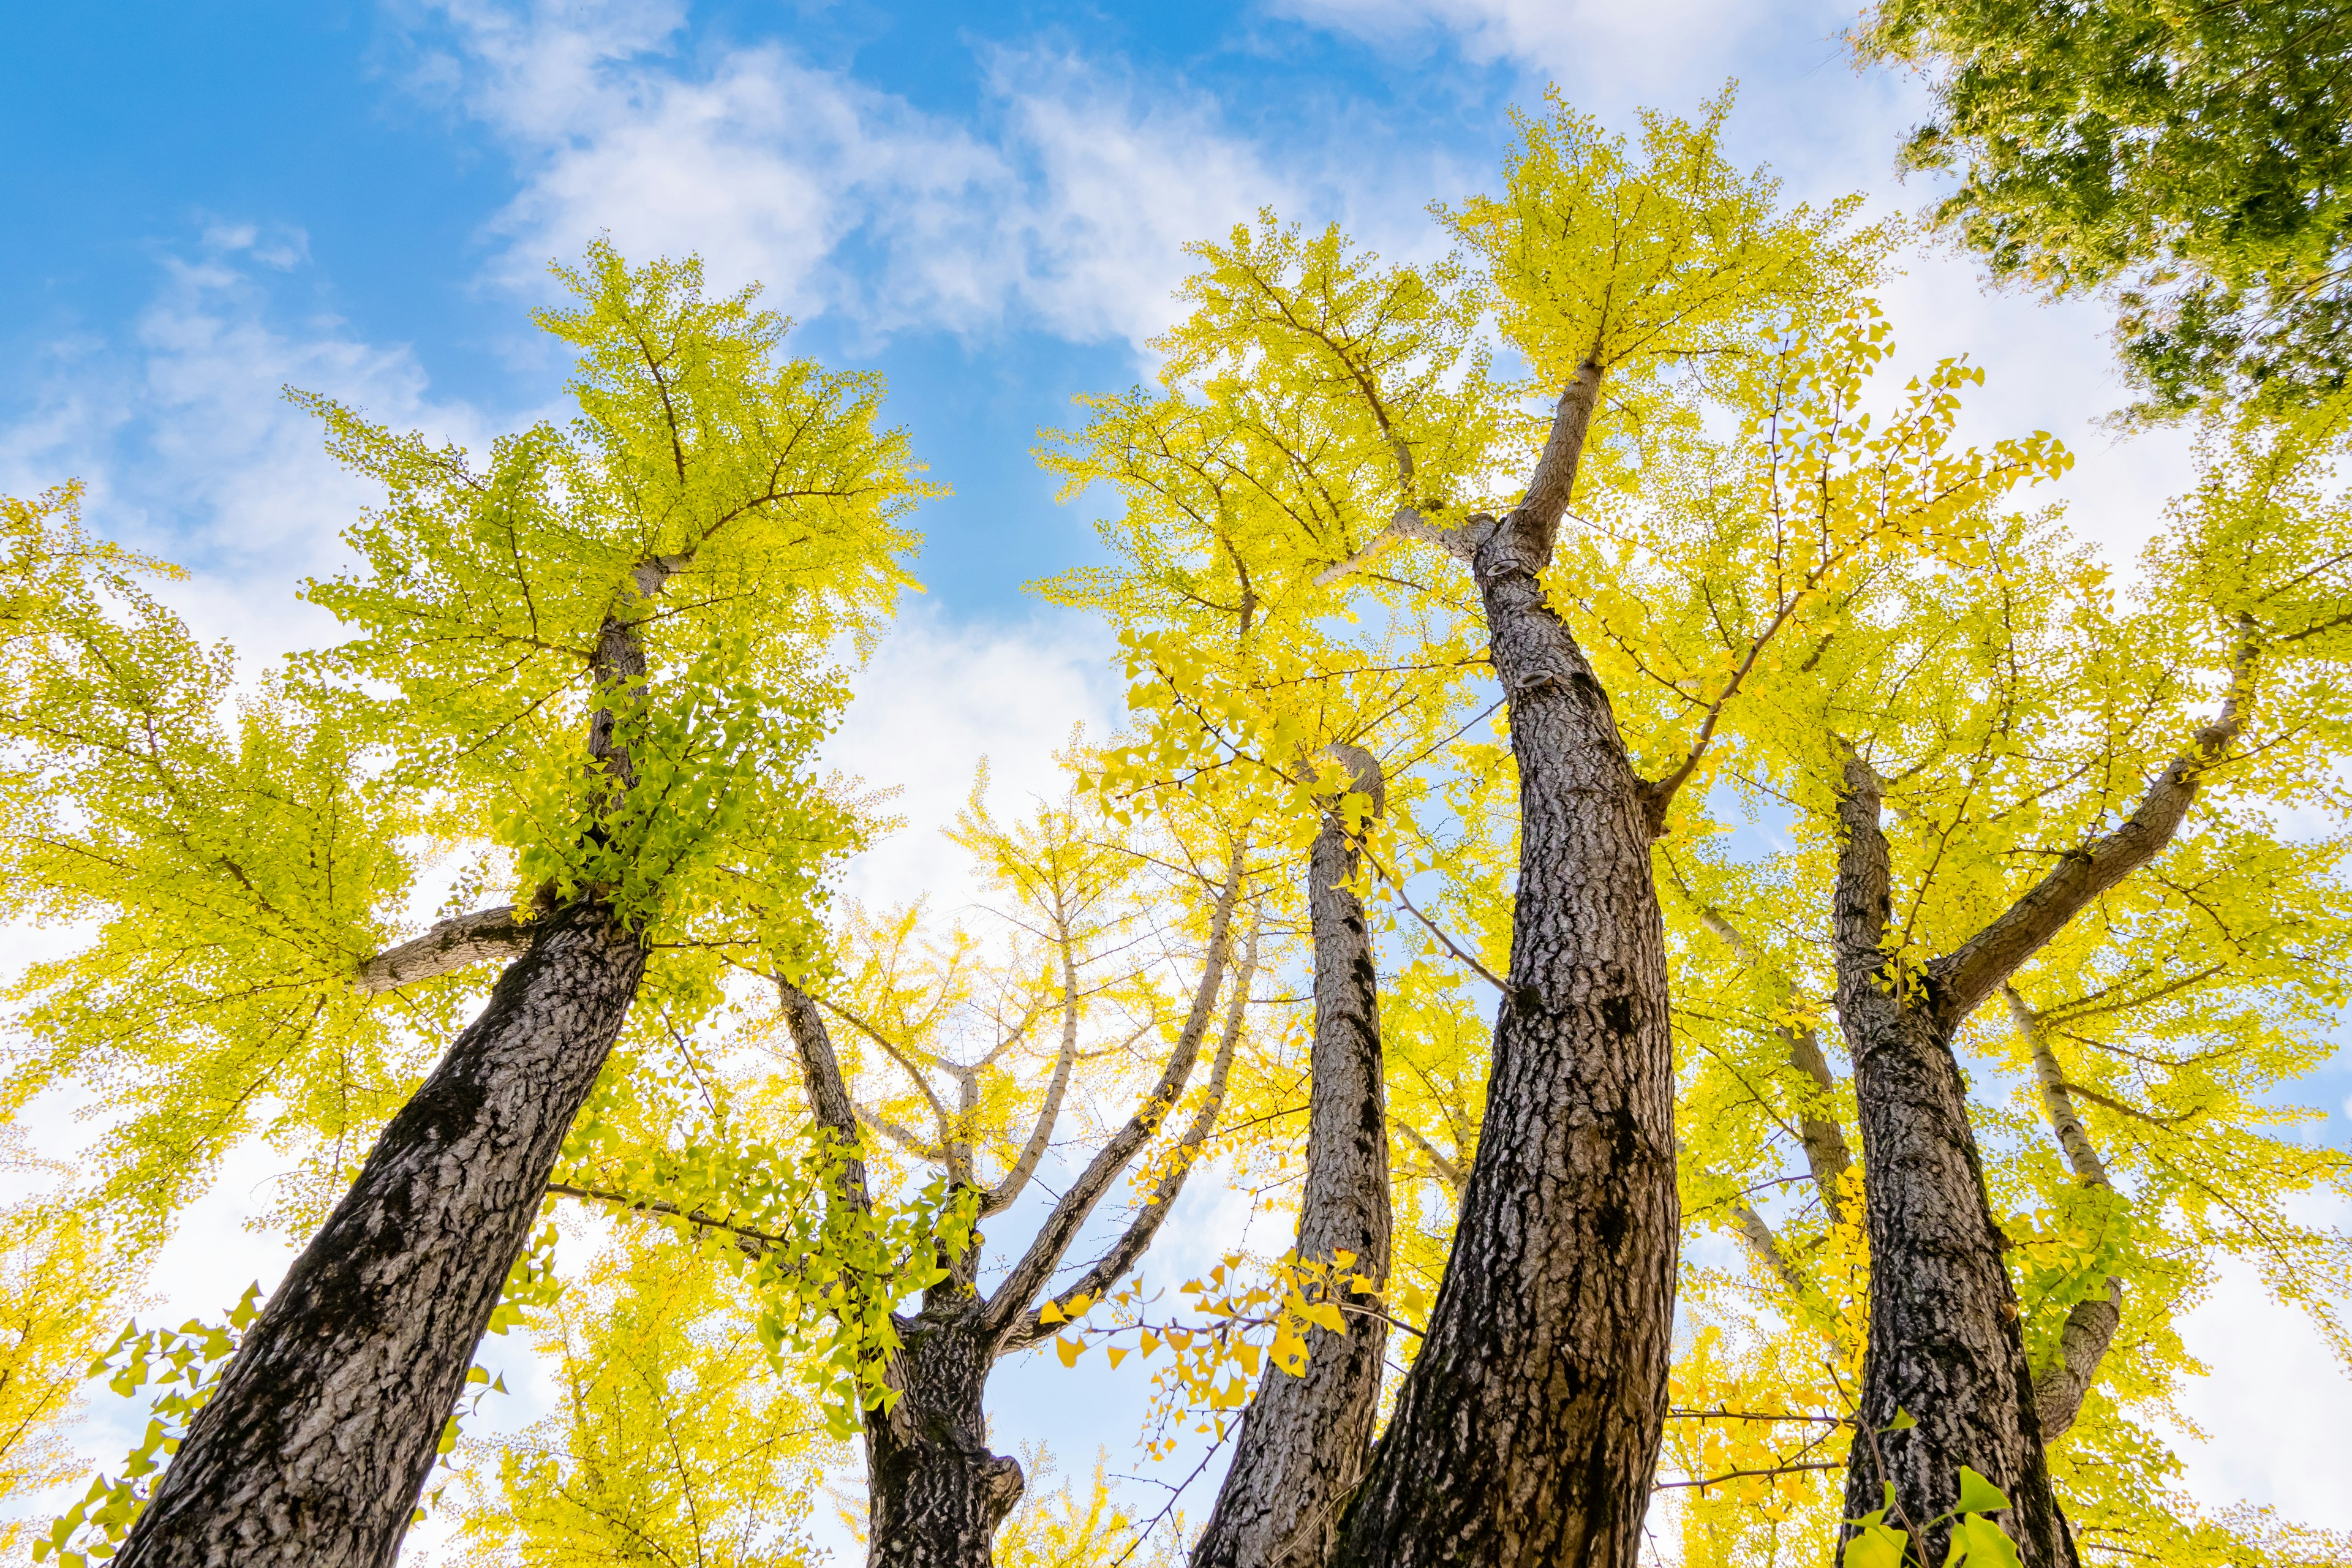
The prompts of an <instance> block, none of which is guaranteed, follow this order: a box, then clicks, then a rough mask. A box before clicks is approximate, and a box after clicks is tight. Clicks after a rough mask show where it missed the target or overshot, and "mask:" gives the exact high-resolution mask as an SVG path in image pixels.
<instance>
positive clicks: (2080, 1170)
mask: <svg viewBox="0 0 2352 1568" xmlns="http://www.w3.org/2000/svg"><path fill="white" fill-rule="evenodd" d="M2001 994H2002V995H2003V996H2004V997H2006V998H2007V999H2008V1002H2009V1016H2010V1021H2011V1023H2013V1024H2015V1025H2016V1026H2017V1032H2018V1033H2019V1034H2020V1035H2021V1036H2023V1037H2024V1038H2025V1042H2026V1044H2027V1046H2028V1047H2031V1048H2032V1052H2033V1078H2034V1081H2035V1082H2036V1083H2037V1084H2038V1085H2039V1086H2040V1087H2041V1089H2042V1110H2043V1111H2044V1113H2046V1114H2047V1115H2048V1116H2049V1118H2050V1129H2051V1131H2053V1132H2054V1133H2056V1134H2057V1136H2058V1146H2059V1147H2060V1148H2061V1149H2063V1150H2064V1151H2065V1153H2066V1163H2067V1164H2068V1166H2069V1167H2071V1168H2072V1169H2073V1171H2074V1179H2075V1180H2077V1181H2079V1182H2081V1183H2082V1184H2084V1186H2086V1187H2099V1188H2109V1189H2111V1188H2112V1187H2113V1185H2114V1184H2113V1183H2111V1182H2109V1181H2108V1179H2107V1165H2106V1162H2105V1161H2104V1160H2102V1159H2100V1158H2099V1151H2098V1146H2097V1145H2096V1144H2095V1143H2093V1142H2091V1134H2090V1132H2089V1131H2087V1130H2085V1129H2084V1126H2083V1118H2082V1115H2081V1113H2079V1112H2078V1111H2076V1110H2075V1109H2074V1093H2073V1091H2072V1090H2071V1089H2068V1088H2067V1087H2066V1075H2065V1073H2064V1072H2063V1070H2062V1069H2061V1068H2060V1067H2059V1065H2058V1057H2057V1054H2056V1053H2055V1052H2053V1050H2052V1049H2051V1048H2050V1037H2049V1036H2048V1035H2047V1034H2046V1033H2044V1032H2043V1030H2042V1020H2041V1019H2039V1018H2037V1017H2035V1016H2034V1015H2033V1009H2032V1007H2030V1006H2028V1005H2026V1001H2025V998H2024V997H2022V996H2021V995H2019V994H2018V993H2017V988H2016V987H2015V986H2013V985H2004V986H2002V987H2001ZM2123 1320H2124V1282H2123V1281H2122V1280H2121V1279H2116V1277H2115V1276H2114V1275H2112V1274H2110V1275H2108V1276H2107V1282H2106V1289H2105V1291H2104V1292H2102V1293H2101V1294H2099V1295H2096V1296H2086V1297H2084V1299H2083V1300H2080V1301H2077V1302H2075V1303H2074V1306H2073V1307H2072V1308H2071V1309H2070V1310H2068V1311H2067V1313H2066V1321H2065V1323H2064V1324H2063V1326H2062V1327H2061V1328H2060V1329H2059V1331H2058V1359H2057V1360H2056V1361H2055V1362H2053V1363H2052V1364H2050V1365H2049V1366H2046V1367H2043V1368H2042V1370H2041V1371H2040V1372H2039V1373H2035V1374H2034V1378H2033V1408H2034V1413H2035V1414H2036V1415H2038V1416H2039V1417H2040V1418H2041V1422H2042V1441H2043V1442H2044V1443H2055V1442H2056V1441H2057V1440H2058V1439H2059V1438H2061V1437H2063V1436H2065V1435H2066V1434H2067V1432H2068V1431H2070V1430H2072V1429H2073V1427H2074V1417H2075V1416H2077V1415H2081V1414H2082V1410H2083V1396H2084V1394H2088V1393H2089V1392H2090V1391H2091V1384H2093V1383H2095V1382H2096V1381H2097V1380H2098V1375H2099V1363H2101V1362H2103V1361H2105V1359H2106V1355H2107V1347H2108V1346H2109V1345H2111V1344H2113V1343H2114V1342H2115V1338H2116V1330H2117V1329H2118V1328H2120V1327H2122V1326H2123Z"/></svg>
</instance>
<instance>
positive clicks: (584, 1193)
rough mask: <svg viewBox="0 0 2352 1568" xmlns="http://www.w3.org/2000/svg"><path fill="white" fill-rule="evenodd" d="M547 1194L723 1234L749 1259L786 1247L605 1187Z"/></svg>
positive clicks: (760, 1233) (554, 1185)
mask: <svg viewBox="0 0 2352 1568" xmlns="http://www.w3.org/2000/svg"><path fill="white" fill-rule="evenodd" d="M547 1190H548V1191H549V1192H550V1193H551V1194H555V1195H556V1196H558V1197H565V1198H579V1199H581V1200H582V1201H583V1202H587V1203H600V1204H610V1205H613V1206H614V1207H615V1208H624V1209H630V1210H633V1211H635V1212H638V1213H642V1214H658V1215H669V1216H670V1217H671V1218H673V1219H682V1220H684V1221H686V1222H687V1223H688V1225H693V1226H700V1227H701V1228H703V1229H705V1230H716V1231H723V1232H725V1233H726V1235H727V1236H728V1237H729V1239H730V1240H732V1241H733V1242H734V1243H735V1245H736V1246H737V1247H739V1248H740V1249H741V1251H742V1253H743V1256H744V1257H746V1258H765V1257H767V1256H768V1254H770V1253H771V1252H773V1251H775V1250H776V1248H777V1247H781V1246H782V1245H783V1240H784V1238H783V1237H781V1236H771V1235H769V1234H768V1233H767V1232H766V1231H764V1230H753V1229H752V1228H751V1227H750V1226H741V1225H733V1224H730V1223H729V1222H728V1221H726V1220H723V1219H719V1218H716V1217H715V1216H713V1215H707V1214H700V1213H698V1212H696V1211H694V1210H692V1209H682V1208H680V1207H678V1206H677V1205H676V1204H673V1203H665V1202H664V1201H662V1200H661V1199H659V1198H633V1197H631V1196H630V1195H629V1194H626V1193H615V1192H608V1191H606V1190H605V1189H604V1188H603V1187H575V1186H573V1185H572V1184H570V1183H568V1182H550V1183H548V1184H547Z"/></svg>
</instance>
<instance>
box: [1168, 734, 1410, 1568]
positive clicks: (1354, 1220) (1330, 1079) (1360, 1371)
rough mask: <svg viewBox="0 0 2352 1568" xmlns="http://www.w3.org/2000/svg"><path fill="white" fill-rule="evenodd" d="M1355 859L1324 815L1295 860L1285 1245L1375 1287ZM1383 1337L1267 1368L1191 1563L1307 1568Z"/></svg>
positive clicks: (1372, 1088) (1370, 1093) (1352, 1477)
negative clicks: (1292, 1237)
mask: <svg viewBox="0 0 2352 1568" xmlns="http://www.w3.org/2000/svg"><path fill="white" fill-rule="evenodd" d="M1331 749H1332V750H1333V751H1334V752H1339V754H1340V757H1341V760H1342V761H1343V762H1344V763H1346V765H1347V766H1348V768H1349V773H1351V774H1352V777H1351V778H1350V779H1349V786H1350V787H1351V788H1353V789H1356V790H1360V791H1361V792H1363V793H1364V794H1367V795H1370V796H1372V798H1373V801H1374V807H1375V809H1376V810H1377V809H1378V806H1379V803H1380V800H1381V774H1380V767H1379V764H1378V763H1375V762H1374V761H1373V760H1372V758H1371V757H1370V755H1369V754H1367V753H1366V752H1362V751H1360V750H1359V749H1358V748H1356V747H1353V746H1349V747H1344V748H1342V747H1333V748H1331ZM1358 859H1359V856H1358V854H1357V849H1356V846H1355V844H1354V842H1353V840H1351V839H1350V838H1349V834H1348V831H1347V827H1346V826H1345V825H1344V824H1343V823H1342V822H1341V821H1340V820H1339V818H1338V817H1337V816H1326V817H1325V818H1324V821H1323V826H1322V828H1321V830H1320V831H1319V832H1318V834H1317V835H1316V837H1315V845H1314V848H1313V850H1312V851H1311V853H1310V855H1309V858H1308V867H1307V919H1308V925H1309V929H1310V931H1312V934H1313V938H1314V943H1315V1042H1314V1047H1313V1050H1312V1053H1311V1057H1310V1062H1309V1068H1308V1073H1309V1078H1308V1089H1307V1184H1306V1188H1305V1191H1304V1193H1303V1194H1301V1197H1300V1202H1299V1211H1298V1239H1297V1255H1298V1257H1299V1258H1301V1259H1302V1260H1309V1261H1315V1262H1320V1263H1327V1264H1328V1263H1331V1262H1333V1261H1334V1260H1335V1259H1336V1258H1337V1256H1338V1255H1339V1253H1341V1252H1347V1253H1351V1254H1353V1255H1354V1258H1353V1261H1352V1262H1351V1263H1349V1265H1348V1266H1347V1267H1346V1268H1341V1269H1339V1271H1338V1274H1339V1278H1340V1279H1343V1280H1344V1279H1346V1278H1347V1277H1348V1276H1349V1275H1350V1274H1354V1273H1361V1274H1364V1275H1367V1276H1369V1277H1370V1278H1371V1279H1376V1280H1380V1281H1381V1282H1382V1283H1383V1284H1385V1283H1386V1282H1387V1279H1388V1271H1389V1237H1390V1216H1389V1156H1388V1097H1387V1092H1386V1088H1385V1085H1384V1083H1383V1080H1382V1070H1381V1068H1382V1064H1381V1024H1380V986H1379V981H1378V977H1377V974H1376V972H1375V971H1374V969H1373V966H1372V943H1371V933H1370V929H1369V928H1368V927H1367V925H1366V923H1365V920H1364V907H1363V904H1362V902H1361V901H1360V900H1359V899H1358V898H1357V897H1356V895H1355V893H1354V891H1353V890H1352V887H1351V884H1352V883H1353V882H1354V880H1355V877H1356V871H1357V863H1358ZM1342 1289H1343V1290H1344V1286H1343V1287H1342ZM1342 1300H1343V1302H1344V1301H1345V1300H1346V1298H1345V1297H1344V1296H1343V1297H1342ZM1359 1304H1361V1303H1359ZM1387 1345H1388V1324H1387V1322H1386V1321H1383V1320H1382V1319H1381V1318H1378V1317H1372V1316H1359V1317H1356V1318H1354V1319H1352V1321H1349V1325H1348V1329H1347V1331H1346V1332H1344V1333H1333V1332H1332V1331H1329V1330H1328V1329H1322V1328H1314V1329H1310V1330H1308V1331H1307V1365H1306V1370H1305V1374H1304V1375H1303V1376H1294V1375H1292V1374H1291V1373H1288V1372H1286V1371H1284V1370H1282V1369H1280V1368H1278V1367H1268V1368H1267V1369H1266V1372H1265V1378H1264V1380H1263V1381H1262V1382H1261V1383H1260V1384H1258V1391H1257V1394H1256V1397H1255V1398H1254V1399H1253V1400H1251V1402H1250V1405H1249V1409H1248V1410H1247V1411H1246V1412H1244V1415H1243V1417H1242V1425H1241V1432H1240V1435H1239V1436H1238V1438H1237V1440H1236V1442H1235V1445H1234V1457H1233V1461H1232V1464H1231V1466H1230V1468H1228V1469H1227V1470H1226V1472H1225V1482H1224V1486H1223V1489H1221V1490H1220V1491H1219V1492H1218V1494H1217V1502H1216V1508H1215V1510H1214V1512H1213V1513H1212V1514H1211V1516H1210V1519H1209V1523H1208V1527H1207V1529H1206V1530H1205V1531H1203V1532H1202V1536H1201V1539H1200V1541H1199V1542H1197V1543H1196V1544H1195V1545H1194V1547H1193V1549H1192V1568H1318V1565H1319V1564H1320V1563H1322V1562H1323V1560H1324V1558H1325V1557H1326V1556H1327V1555H1328V1552H1329V1550H1330V1544H1331V1541H1332V1538H1333V1536H1334V1534H1335V1533H1336V1531H1337V1527H1338V1522H1339V1509H1340V1507H1341V1506H1342V1505H1343V1504H1344V1503H1345V1501H1346V1500H1347V1498H1348V1496H1349V1492H1350V1491H1351V1490H1352V1489H1354V1487H1355V1485H1356V1483H1357V1481H1358V1480H1359V1479H1361V1478H1362V1475H1363V1471H1364V1465H1365V1462H1366V1460H1367V1458H1369V1457H1370V1447H1371V1441H1372V1422H1373V1418H1374V1416H1375V1415H1377V1414H1378V1410H1379V1405H1380V1393H1381V1365H1382V1353H1383V1352H1384V1351H1385V1350H1386V1349H1387Z"/></svg>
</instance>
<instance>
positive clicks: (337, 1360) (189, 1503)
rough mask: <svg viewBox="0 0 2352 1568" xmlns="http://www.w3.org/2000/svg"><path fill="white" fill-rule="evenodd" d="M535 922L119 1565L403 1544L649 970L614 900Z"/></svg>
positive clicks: (251, 1351)
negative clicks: (480, 1345)
mask: <svg viewBox="0 0 2352 1568" xmlns="http://www.w3.org/2000/svg"><path fill="white" fill-rule="evenodd" d="M531 930H532V932H533V936H532V941H531V944H530V948H529V949H528V950H527V951H526V952H524V954H523V955H522V957H520V959H518V960H516V961H515V962H514V963H512V964H510V965H509V967H508V969H507V971H506V973H504V974H502V975H500V976H499V981H498V984H497V985H496V986H495V987H494V988H493V989H492V990H491V993H490V999H489V1004H488V1006H486V1007H485V1008H484V1009H483V1010H482V1014H481V1016H479V1017H478V1018H476V1019H475V1020H474V1022H473V1024H472V1025H471V1026H469V1027H468V1028H467V1030H466V1032H465V1033H464V1034H462V1035H460V1036H459V1037H457V1043H456V1044H455V1045H454V1046H452V1047H450V1049H449V1054H448V1055H447V1056H446V1057H445V1058H442V1061H441V1064H440V1066H438V1067H437V1068H435V1069H434V1072H433V1076H432V1077H431V1078H429V1079H426V1080H425V1086H424V1087H423V1088H422V1089H419V1090H417V1092H416V1095H415V1098H413V1099H412V1100H409V1102H408V1103H407V1105H405V1106H404V1107H403V1108H402V1110H401V1111H400V1113H399V1114H398V1115H397V1116H395V1117H394V1118H393V1121H392V1123H391V1125H390V1126H388V1127H386V1128H385V1129H384V1131H383V1136H382V1137H381V1138H379V1139H378V1140H377V1141H376V1145H375V1147H374V1149H373V1151H372V1152H370V1153H369V1155H368V1158H367V1163H365V1164H364V1165H363V1166H362V1168H361V1171H360V1175H359V1179H358V1181H357V1182H355V1183H354V1184H352V1190H351V1192H350V1194H348V1195H347V1196H345V1197H344V1199H343V1201H342V1202H341V1204H338V1205H336V1207H335V1211H334V1213H333V1214H332V1215H330V1216H328V1219H327V1223H326V1225H325V1226H323V1227H321V1228H320V1232H319V1234H318V1235H317V1236H316V1237H313V1238H312V1239H311V1242H310V1246H309V1247H305V1248H304V1249H303V1252H302V1255H301V1256H300V1257H299V1258H296V1259H295V1261H294V1267H293V1268H291V1269H290V1270H289V1272H288V1274H287V1276H286V1280H285V1283H284V1284H282V1285H280V1286H279V1287H278V1291H277V1293H276V1294H275V1295H273V1296H272V1297H271V1298H270V1299H269V1302H268V1306H266V1307H265V1308H263V1310H262V1312H261V1315H260V1317H259V1318H257V1320H256V1321H254V1324H253V1326H252V1328H251V1329H250V1330H249V1331H247V1334H246V1337H245V1341H244V1343H243V1344H242V1346H240V1348H239V1349H238V1351H237V1353H236V1359H235V1360H234V1361H232V1362H231V1363H229V1368H228V1372H227V1374H226V1377H225V1378H224V1379H223V1381H222V1384H221V1387H220V1391H219V1393H218V1394H215V1396H214V1398H213V1400H212V1402H211V1403H210V1404H208V1405H205V1408H204V1409H203V1411H201V1412H200V1413H199V1414H198V1415H197V1416H196V1419H195V1421H194V1424H193V1426H192V1427H191V1429H190V1431H189V1434H188V1437H187V1440H186V1442H185V1443H184V1444H183V1445H182V1447H181V1450H180V1453H179V1455H178V1457H177V1458H174V1459H173V1462H172V1464H171V1466H170V1468H167V1469H166V1470H165V1471H164V1472H163V1479H162V1481H161V1482H160V1483H159V1485H158V1488H157V1491H156V1495H155V1499H154V1500H153V1501H152V1503H151V1504H150V1505H149V1506H148V1508H147V1510H146V1511H145V1512H144V1513H142V1515H141V1516H140V1518H139V1521H138V1523H137V1524H136V1525H135V1526H133V1527H132V1529H131V1535H130V1538H129V1540H127V1541H126V1542H124V1544H123V1549H122V1552H121V1556H120V1557H119V1558H118V1559H117V1561H118V1562H120V1563H124V1564H135V1565H136V1568H164V1565H166V1564H170V1565H173V1568H198V1565H200V1564H219V1563H237V1564H239V1565H240V1568H245V1565H250V1564H267V1563H289V1564H290V1563H303V1564H310V1565H312V1568H377V1565H381V1564H388V1563H391V1562H392V1561H393V1560H394V1556H395V1555H396V1554H397V1552H398V1551H399V1548H400V1540H401V1536H402V1534H403V1532H404V1531H405V1530H406V1529H407V1526H408V1521H409V1517H410V1514H411V1513H412V1511H413V1510H415V1506H416V1499H417V1495H418V1493H419V1492H420V1491H421V1490H422V1489H423V1488H424V1485H425V1477H426V1475H427V1474H428V1473H429V1472H430V1470H431V1469H432V1467H433V1460H434V1448H435V1445H436V1441H437V1440H438V1438H439V1436H440V1434H441V1429H442V1426H443V1425H444V1424H445V1423H446V1421H447V1420H448V1417H449V1412H450V1411H451V1410H452V1409H453V1408H454V1407H455V1406H456V1405H457V1396H458V1394H460V1393H461V1392H463V1390H464V1387H465V1382H466V1369H467V1366H468V1365H469V1364H470V1363H471V1362H472V1360H473V1351H474V1345H475V1342H477V1341H478V1340H479V1339H480V1338H481V1335H482V1331H483V1329H484V1327H485V1325H486V1324H488V1321H489V1316H490V1310H491V1309H492V1308H494V1307H495V1306H497V1305H498V1300H499V1292H500V1290H501V1289H503V1288H504V1286H505V1283H506V1276H507V1271H508V1270H509V1268H512V1267H513V1265H514V1260H515V1258H517V1257H519V1256H520V1254H521V1251H522V1248H523V1245H524V1243H525V1241H526V1240H527V1239H528V1237H529V1235H530V1225H531V1222H532V1219H533V1218H534V1217H535V1216H536V1215H537V1214H538V1212H539V1206H540V1204H541V1200H542V1198H543V1197H544V1196H545V1194H546V1191H547V1179H548V1176H549V1174H550V1173H551V1171H552V1170H553V1169H554V1165H555V1159H556V1155H557V1153H558V1152H559V1151H560V1150H561V1148H562V1143H563V1138H564V1134H565V1133H566V1132H567V1131H569V1130H570V1128H571V1126H572V1118H573V1117H574V1116H575V1115H576V1114H578V1112H579V1110H580V1107H581V1105H582V1104H583V1102H584V1101H585V1100H587V1098H588V1093H589V1090H590V1089H592V1088H593V1086H594V1084H595V1081H596V1075H597V1073H598V1072H599V1071H600V1070H601V1069H602V1068H603V1067H604V1058H605V1055H606V1053H607V1052H608V1051H610V1049H611V1048H612V1045H613V1041H614V1037H616V1036H617V1035H618V1034H619V1033H620V1030H621V1025H622V1022H623V1020H624V1019H625V1017H626V1016H627V1014H628V1009H629V1003H630V1000H631V998H632V997H634V996H635V994H636V988H637V981H638V978H639V976H640V975H641V973H643V971H644V968H645V951H644V949H643V948H642V947H641V946H640V945H639V943H638V942H636V940H635V938H633V937H632V936H630V935H629V934H628V933H627V932H625V931H622V930H621V929H620V928H619V927H618V926H617V925H616V924H615V923H614V921H613V920H612V919H611V917H610V915H609V914H608V913H607V912H605V911H604V910H602V909H600V908H598V907H596V906H594V905H590V904H577V905H573V906H572V907H571V908H568V909H565V910H560V911H558V912H556V913H554V914H552V915H550V916H548V917H546V918H544V919H542V920H541V921H536V922H534V923H533V925H532V927H531Z"/></svg>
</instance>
